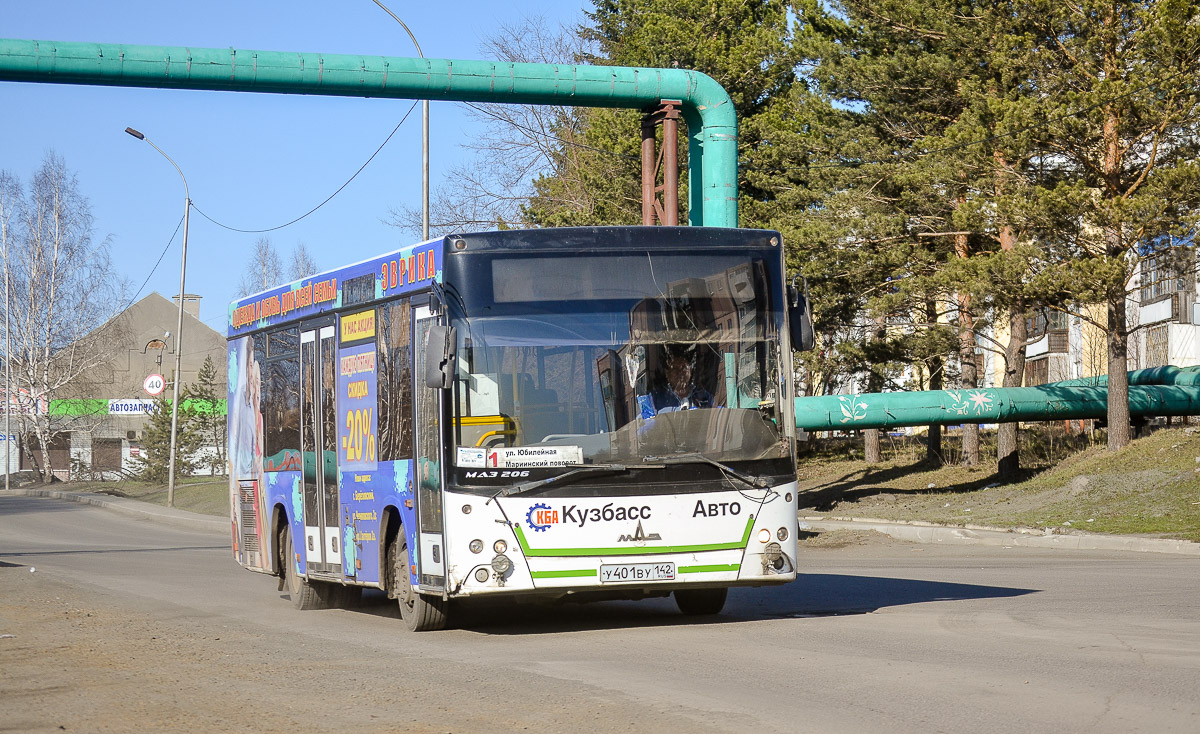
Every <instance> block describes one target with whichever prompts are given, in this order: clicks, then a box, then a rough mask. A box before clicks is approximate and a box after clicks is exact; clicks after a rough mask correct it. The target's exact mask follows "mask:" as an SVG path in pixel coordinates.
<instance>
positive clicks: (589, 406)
mask: <svg viewBox="0 0 1200 734" xmlns="http://www.w3.org/2000/svg"><path fill="white" fill-rule="evenodd" d="M803 311H804V306H803V299H801V298H799V296H798V295H797V294H796V292H795V289H794V288H789V287H788V286H787V285H786V281H785V275H784V258H783V244H782V241H781V238H780V236H779V234H778V233H776V232H767V231H752V230H735V229H712V228H699V227H597V228H578V229H539V230H523V231H501V232H485V233H477V234H462V235H453V236H449V237H445V238H443V239H437V240H431V241H429V242H423V243H420V244H417V245H414V246H412V247H408V248H406V249H403V250H399V251H397V252H394V253H391V254H387V255H383V256H380V257H377V258H373V259H371V260H367V261H364V262H360V263H356V264H353V265H347V266H345V267H342V268H337V269H335V270H331V271H328V272H325V273H322V274H320V275H315V276H312V277H310V278H304V279H302V280H299V281H296V282H293V283H289V284H287V285H282V286H279V287H277V288H274V289H271V290H268V291H264V292H262V293H258V294H255V295H253V296H249V297H247V298H244V299H241V300H239V301H237V302H235V303H233V304H231V306H230V311H229V315H230V320H229V329H228V336H229V396H228V398H229V413H228V415H229V443H230V447H229V461H230V473H229V476H230V512H231V521H232V524H231V531H232V536H233V549H234V554H235V556H236V558H237V560H238V562H239V563H240V564H241V565H242V566H244V567H245V568H248V569H250V570H253V571H258V572H261V573H265V574H272V575H275V576H278V577H280V587H281V589H283V588H286V590H287V591H288V592H289V594H290V596H291V598H292V601H293V603H294V604H295V605H296V606H297V607H299V608H314V607H323V606H330V605H340V604H345V603H349V602H350V601H351V600H352V599H353V598H354V597H355V596H356V595H358V594H360V593H361V590H362V588H376V589H383V590H385V591H386V592H387V594H388V595H389V596H391V597H394V598H396V599H397V600H398V601H399V605H400V611H401V616H402V617H403V619H404V620H405V622H406V623H407V625H408V627H410V628H411V629H414V630H428V629H438V628H441V627H443V626H444V625H445V624H446V620H447V615H448V614H449V613H450V612H451V610H452V609H453V606H454V603H455V600H456V599H460V598H462V597H468V596H472V597H483V596H487V595H509V596H517V597H541V598H559V599H569V598H570V599H579V600H586V599H593V598H595V599H612V598H624V599H638V598H646V597H653V596H666V595H668V594H671V593H673V594H674V596H675V599H676V602H677V604H678V606H679V608H680V610H681V611H683V612H684V613H686V614H715V613H717V612H719V611H720V610H721V608H722V607H723V605H724V603H725V597H726V592H727V590H728V588H729V587H732V586H759V585H764V584H777V583H783V582H787V581H790V580H792V579H794V578H795V576H796V565H795V561H796V530H797V520H796V456H795V439H794V434H795V421H794V417H793V413H792V410H791V407H792V401H793V395H792V377H791V376H792V361H791V355H792V349H793V348H797V349H798V348H800V345H799V343H798V342H802V341H806V340H807V339H808V337H809V336H810V335H811V326H810V325H809V324H808V322H807V315H806V314H804V313H803Z"/></svg>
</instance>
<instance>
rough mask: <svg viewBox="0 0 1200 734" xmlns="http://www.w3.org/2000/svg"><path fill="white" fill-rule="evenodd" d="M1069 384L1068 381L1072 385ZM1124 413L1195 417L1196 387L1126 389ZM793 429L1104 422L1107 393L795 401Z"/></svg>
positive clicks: (1199, 396)
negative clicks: (1089, 420) (1126, 407)
mask: <svg viewBox="0 0 1200 734" xmlns="http://www.w3.org/2000/svg"><path fill="white" fill-rule="evenodd" d="M1072 382H1074V381H1072ZM1129 414H1130V416H1132V417H1139V416H1180V415H1200V388H1197V387H1194V386H1190V385H1186V384H1180V385H1176V384H1165V385H1164V384H1133V385H1130V386H1129ZM795 415H796V427H797V428H802V429H804V430H807V431H831V430H833V431H857V430H861V429H864V428H901V427H904V426H928V425H958V424H960V423H1011V422H1014V421H1056V420H1079V419H1085V418H1105V417H1107V415H1108V388H1107V387H1106V386H1103V385H1100V386H1084V385H1080V384H1063V383H1052V384H1049V385H1040V386H1037V387H1006V388H980V389H965V390H929V391H925V392H890V393H866V394H862V395H823V396H818V397H805V398H796V402H795Z"/></svg>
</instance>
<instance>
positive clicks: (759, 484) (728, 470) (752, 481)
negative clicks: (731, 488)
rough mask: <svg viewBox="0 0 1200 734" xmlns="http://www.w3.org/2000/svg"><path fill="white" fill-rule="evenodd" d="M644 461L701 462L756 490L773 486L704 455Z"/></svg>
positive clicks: (667, 462) (646, 458) (683, 455)
mask: <svg viewBox="0 0 1200 734" xmlns="http://www.w3.org/2000/svg"><path fill="white" fill-rule="evenodd" d="M642 461H645V462H655V463H658V464H695V463H696V462H700V463H703V464H712V465H713V466H715V467H717V468H718V469H720V470H721V471H722V472H723V473H724V474H725V475H726V476H730V477H733V478H735V479H738V480H740V481H741V482H743V483H745V484H748V485H750V486H751V487H754V488H755V489H768V488H770V486H771V481H770V480H769V479H767V478H766V477H756V476H751V475H750V474H745V473H743V472H740V471H738V470H737V469H734V468H733V467H732V466H729V465H728V464H722V463H721V462H719V461H717V460H716V459H713V458H711V457H708V456H705V455H704V454H696V453H692V454H674V455H672V456H645V457H642Z"/></svg>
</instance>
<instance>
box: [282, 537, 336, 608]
mask: <svg viewBox="0 0 1200 734" xmlns="http://www.w3.org/2000/svg"><path fill="white" fill-rule="evenodd" d="M279 534H280V535H281V536H283V537H282V538H281V539H282V540H283V542H282V543H280V546H282V547H283V558H282V559H280V560H281V561H282V563H283V579H284V586H285V588H286V589H287V592H288V596H290V597H291V598H292V606H294V607H296V608H297V609H299V610H301V611H308V610H310V609H328V608H329V600H328V597H329V595H328V594H322V593H320V591H321V590H319V589H317V588H316V587H315V586H314V585H313V584H310V583H309V582H308V580H307V579H305V578H303V577H301V576H300V570H299V569H298V568H296V544H295V542H294V541H293V540H292V533H291V531H290V530H289V529H288V528H286V527H285V528H283V529H281V530H280V531H279Z"/></svg>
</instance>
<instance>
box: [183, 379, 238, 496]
mask: <svg viewBox="0 0 1200 734" xmlns="http://www.w3.org/2000/svg"><path fill="white" fill-rule="evenodd" d="M225 392H226V391H225V387H224V385H222V384H220V383H219V382H218V375H217V367H216V365H215V364H214V363H213V360H212V357H211V356H209V357H205V358H204V364H202V365H201V366H200V371H199V372H198V373H196V381H195V382H194V383H192V384H191V385H188V386H187V387H186V388H185V390H184V399H183V402H182V404H181V405H180V407H181V408H183V409H185V410H186V411H187V412H188V414H189V416H190V417H189V420H190V421H192V422H194V424H195V430H196V432H197V434H198V435H199V437H200V440H201V443H202V445H203V446H204V447H206V448H209V449H211V451H210V452H208V453H207V454H206V456H207V460H206V461H205V462H204V463H206V464H207V465H208V466H209V468H210V469H211V470H212V473H213V474H224V473H225V471H226V467H225V444H226V430H227V426H226V422H225V413H224V411H222V410H221V409H220V407H221V404H222V403H223V401H224V400H225V398H224V397H223V396H224V395H225Z"/></svg>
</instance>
